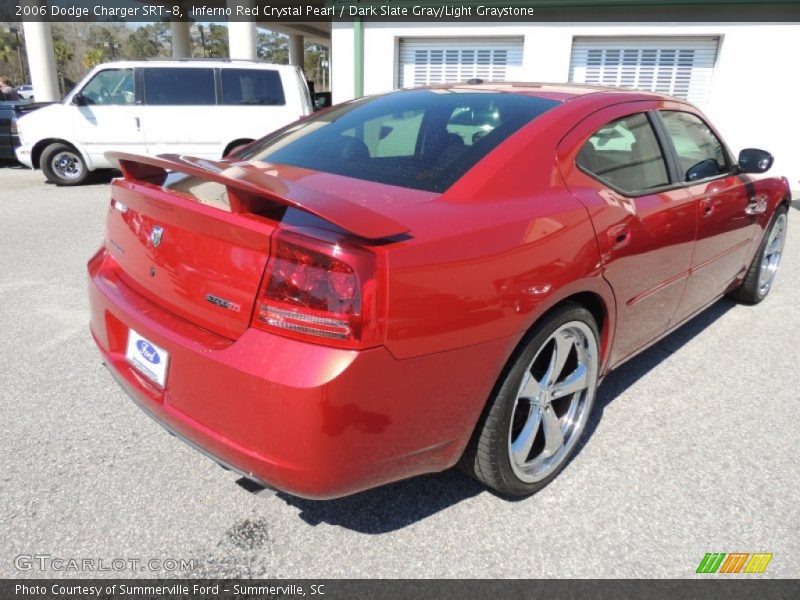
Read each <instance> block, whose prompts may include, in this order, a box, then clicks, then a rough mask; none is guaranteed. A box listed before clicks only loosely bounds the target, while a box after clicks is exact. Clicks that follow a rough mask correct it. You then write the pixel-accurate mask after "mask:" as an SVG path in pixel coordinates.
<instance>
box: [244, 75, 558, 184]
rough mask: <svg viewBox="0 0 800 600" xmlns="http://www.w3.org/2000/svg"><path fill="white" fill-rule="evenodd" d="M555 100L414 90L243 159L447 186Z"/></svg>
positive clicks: (324, 120)
mask: <svg viewBox="0 0 800 600" xmlns="http://www.w3.org/2000/svg"><path fill="white" fill-rule="evenodd" d="M558 104H560V102H559V101H557V100H550V99H545V98H538V97H535V96H526V95H523V94H514V93H500V92H488V93H487V92H461V91H458V92H448V91H442V90H436V91H431V90H411V91H404V92H396V93H392V94H386V95H382V96H376V97H372V98H364V99H361V100H357V101H355V102H350V103H348V104H344V105H342V106H340V107H336V108H333V109H331V110H329V111H326V112H324V113H321V114H319V115H317V116H312V117H310V118H308V119H305V120H303V121H302V122H300V123H297V124H294V125H291V126H290V127H287V128H285V129H282V130H280V131H278V132H276V133H274V134H272V135H270V136H267V137H266V138H264V139H262V140H260V141H259V142H256V143H255V144H253V145H252V146H251V147H250V148H249V149H248V151H247V153H246V154H244V155H242V158H245V159H250V160H261V161H266V162H272V163H280V164H286V165H292V166H296V167H302V168H307V169H313V170H316V171H324V172H328V173H335V174H337V175H344V176H347V177H354V178H356V179H365V180H368V181H376V182H379V183H386V184H390V185H397V186H402V187H408V188H414V189H419V190H427V191H432V192H443V191H444V190H446V189H447V188H449V187H450V186H451V185H452V184H453V183H455V182H456V181H457V180H458V179H459V178H460V177H461V176H462V175H464V173H466V172H467V171H468V170H469V169H471V168H472V166H473V165H475V164H476V163H477V162H478V161H479V160H480V159H482V158H483V157H484V156H486V155H487V154H488V153H489V152H490V151H491V150H493V149H494V148H496V147H497V146H498V145H499V144H501V143H502V142H503V141H504V140H505V139H507V138H508V137H509V136H510V135H512V134H513V133H514V132H516V131H517V130H519V129H520V128H521V127H522V126H523V125H525V124H527V123H529V122H530V121H531V120H533V119H535V118H536V117H538V116H539V115H541V114H542V113H544V112H545V111H547V110H549V109H551V108H553V107H554V106H556V105H558Z"/></svg>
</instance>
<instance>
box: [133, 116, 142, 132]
mask: <svg viewBox="0 0 800 600" xmlns="http://www.w3.org/2000/svg"><path fill="white" fill-rule="evenodd" d="M133 121H134V123H136V131H140V130H141V128H142V121H141V120H140V119H139V117H133Z"/></svg>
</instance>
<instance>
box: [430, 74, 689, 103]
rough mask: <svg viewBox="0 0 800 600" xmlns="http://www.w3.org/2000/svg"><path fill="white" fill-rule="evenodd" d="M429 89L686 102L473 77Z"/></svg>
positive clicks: (577, 85)
mask: <svg viewBox="0 0 800 600" xmlns="http://www.w3.org/2000/svg"><path fill="white" fill-rule="evenodd" d="M415 89H419V88H415ZM427 89H430V90H435V91H436V90H441V91H452V92H475V91H482V92H498V93H499V92H506V93H516V94H526V95H530V96H538V97H541V98H549V99H552V100H560V101H562V102H569V101H570V100H575V99H577V98H581V97H584V96H589V95H592V100H598V101H602V100H606V101H608V100H616V101H617V102H630V101H635V100H672V101H677V102H684V103H685V102H686V101H685V100H683V99H681V98H674V97H672V96H668V95H666V94H658V93H655V92H644V91H641V90H631V89H625V88H617V87H608V86H601V85H589V84H583V83H538V82H522V81H507V82H505V81H504V82H484V81H481V80H475V79H473V80H469V81H467V82H460V83H450V84H442V85H434V86H428V88H427Z"/></svg>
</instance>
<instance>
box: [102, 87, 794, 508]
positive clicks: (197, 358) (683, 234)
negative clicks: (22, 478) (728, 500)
mask: <svg viewBox="0 0 800 600" xmlns="http://www.w3.org/2000/svg"><path fill="white" fill-rule="evenodd" d="M570 89H573V88H569V87H559V88H552V89H550V90H548V89H544V90H542V89H540V88H519V93H542V94H545V95H549V96H550V97H557V98H559V99H563V100H565V102H564V103H563V104H562V105H560V106H558V107H557V108H554V109H552V110H551V111H549V112H547V113H545V114H544V115H543V116H541V117H540V118H538V119H536V120H535V121H533V122H532V123H531V124H529V125H528V126H526V127H524V128H523V129H521V130H520V131H519V132H517V133H516V134H514V135H513V136H512V137H510V138H509V139H508V140H507V141H506V142H505V143H503V144H501V145H500V146H499V147H498V148H497V149H495V150H494V151H493V152H491V153H490V154H489V155H488V156H486V157H485V158H484V159H483V160H482V161H481V162H479V163H478V164H477V165H476V166H475V167H474V168H473V169H472V170H471V171H470V172H468V173H467V174H466V175H465V176H464V177H462V178H461V179H460V180H459V181H458V182H456V183H455V184H454V185H453V186H452V187H451V188H450V189H449V190H447V191H446V192H445V193H444V194H441V195H438V194H433V193H429V192H420V191H415V190H407V189H402V188H397V187H393V186H387V185H382V184H377V183H371V182H366V181H360V180H354V179H348V178H345V177H341V176H336V175H330V174H326V173H318V172H311V171H307V170H304V169H298V168H294V167H287V166H281V165H268V164H263V163H262V164H257V165H252V164H243V163H228V162H226V161H198V160H195V159H186V158H178V157H167V158H165V159H142V160H141V164H137V162H136V161H137V160H139V159H137V158H136V157H132V156H127V155H126V156H121V155H120V156H119V158H122V159H123V160H124V161H126V164H125V165H124V166H125V167H126V168H125V173H126V179H123V180H115V181H114V183H113V184H112V193H113V198H114V199H115V200H116V201H120V202H122V203H123V204H124V205H125V206H126V207H127V212H121V211H119V210H117V209H116V208H114V207H113V206H112V207H110V208H109V215H108V228H107V237H106V242H105V244H104V247H103V248H102V249H101V250H100V251H99V252H98V253H97V255H96V256H95V257H93V258H92V260H91V261H90V263H89V277H90V281H89V293H90V300H91V307H92V319H91V329H92V333H93V335H94V338H95V341H96V342H97V344H98V346H99V348H100V350H101V352H102V354H103V356H104V358H105V360H106V362H107V363H108V365H109V366H110V367H111V368H112V370H114V371H115V373H116V375H117V376H118V378H119V379H120V380H121V382H122V384H123V386H124V387H125V388H126V389H127V390H128V391H129V392H130V393H131V394H132V395H133V396H134V397H135V398H136V400H137V401H138V402H139V403H140V404H141V405H142V406H143V407H144V408H145V409H146V410H148V411H149V412H151V413H152V414H153V415H154V416H156V418H158V419H159V420H161V421H162V422H164V423H165V424H167V425H168V426H169V427H171V428H172V429H174V430H176V431H178V432H179V433H181V434H182V435H183V436H185V437H186V438H187V439H189V440H190V441H192V442H194V443H195V444H197V445H199V446H201V447H202V448H204V449H205V450H207V451H208V452H209V453H211V454H213V455H215V456H217V457H219V458H220V459H222V460H223V461H224V462H227V463H230V464H232V465H234V466H235V467H237V468H238V469H240V470H242V471H244V472H245V473H247V474H248V475H250V476H252V477H253V478H256V479H259V480H261V481H263V482H266V483H268V484H270V485H272V486H275V487H278V488H280V489H283V490H286V491H288V492H290V493H293V494H297V495H301V496H307V497H315V498H330V497H336V496H340V495H344V494H349V493H353V492H356V491H358V490H362V489H366V488H368V487H372V486H375V485H379V484H382V483H386V482H389V481H394V480H397V479H401V478H405V477H410V476H413V475H416V474H420V473H425V472H431V471H438V470H443V469H446V468H448V467H450V466H452V465H453V464H455V462H456V461H457V460H458V458H459V456H460V454H461V452H462V451H463V449H464V447H465V445H466V443H467V441H468V440H469V437H470V435H471V434H472V431H473V429H474V427H475V424H476V422H477V420H478V417H479V415H480V412H481V410H482V409H483V407H484V405H485V403H486V401H487V399H488V398H489V395H490V392H491V389H492V387H493V386H494V384H495V382H496V381H497V379H498V377H499V375H500V373H501V371H502V370H503V367H504V366H505V364H506V362H507V361H508V359H509V357H510V356H511V354H512V352H513V350H514V348H515V347H516V345H517V344H518V343H519V341H520V340H521V339H522V337H523V335H524V334H525V332H526V331H528V330H529V329H530V327H531V326H532V325H533V324H534V323H535V322H536V320H537V319H539V318H540V317H541V316H542V315H543V314H544V313H546V312H547V310H549V309H550V308H552V307H554V306H555V305H557V304H558V303H559V302H562V301H564V300H565V299H567V298H571V297H574V296H575V295H576V294H584V295H585V294H590V295H591V296H592V297H594V298H595V300H596V301H597V302H598V303H599V305H600V306H602V311H603V323H602V335H603V339H602V361H603V364H602V369H601V372H603V373H605V372H606V371H607V370H608V369H609V368H610V367H611V366H614V365H615V364H618V363H619V362H621V361H622V360H624V359H625V358H626V357H629V356H631V355H632V354H633V353H635V352H637V351H639V350H641V349H642V348H643V347H645V346H646V345H647V344H649V343H651V342H652V341H654V340H655V339H657V338H659V337H660V336H662V335H664V333H665V332H667V331H668V330H670V329H671V328H673V327H674V326H676V325H677V324H678V323H680V322H681V321H682V320H684V319H685V318H686V317H688V316H690V315H691V314H693V313H695V312H696V311H697V310H699V309H700V308H701V307H703V306H704V305H705V304H707V303H708V301H710V300H712V299H713V298H714V297H716V296H719V295H720V294H722V293H723V292H724V291H725V290H726V289H727V288H729V287H730V286H731V285H732V284H733V283H734V282H735V281H736V280H737V278H740V277H742V276H743V267H744V266H745V265H747V264H749V262H750V260H752V256H753V255H754V253H755V251H756V248H757V246H758V243H759V242H760V239H761V236H762V234H763V231H764V228H765V227H766V225H767V223H768V221H769V218H770V217H771V214H772V212H773V211H774V209H775V207H776V205H777V204H778V203H779V202H780V201H781V200H782V199H783V198H785V197H786V195H787V193H788V190H787V189H786V184H785V182H784V181H782V180H780V179H776V178H762V179H758V180H757V179H755V178H753V177H750V176H747V175H737V176H730V177H725V178H721V179H717V180H714V181H711V182H710V183H709V182H707V183H704V184H698V185H692V186H679V187H676V188H675V189H670V190H667V191H662V192H660V193H654V194H650V195H645V196H641V197H638V198H627V197H625V196H623V195H621V194H619V193H617V192H615V191H613V190H611V189H609V188H607V187H605V186H604V185H603V184H601V183H600V182H598V181H597V180H595V179H593V178H592V177H590V176H588V175H586V174H585V173H583V172H582V171H580V170H579V169H577V168H576V167H575V155H576V154H577V152H578V151H579V150H580V147H581V146H582V145H583V144H584V143H585V142H586V140H587V139H588V138H589V137H590V136H591V135H592V133H594V131H596V130H597V129H598V128H599V127H600V126H602V125H604V124H605V123H607V122H609V121H611V120H614V119H616V118H619V117H621V116H624V115H626V114H631V113H634V112H641V111H649V110H656V109H659V108H670V109H679V110H687V111H690V112H695V113H696V112H697V111H696V109H694V108H692V107H690V106H688V105H683V104H680V103H677V102H675V101H673V100H666V99H663V98H661V97H659V96H657V95H654V94H643V93H636V92H621V91H620V92H617V91H608V92H598V93H586V92H585V90H581V89H578V90H577V91H575V93H574V94H573V93H570V91H569V90H570ZM698 114H699V113H698ZM164 168H173V169H179V170H182V171H184V172H187V173H190V174H193V175H198V176H201V177H203V178H207V179H209V180H212V181H215V182H217V183H219V184H221V185H223V186H227V187H228V189H229V193H230V195H231V211H230V212H225V211H221V210H219V209H217V208H214V207H211V206H205V205H201V204H199V203H197V202H195V201H194V200H193V199H192V198H191V197H190V196H187V195H185V194H177V193H175V192H174V191H171V190H167V189H164V188H162V187H161V186H160V183H161V180H162V179H163V174H164V171H163V169H164ZM746 187H749V188H750V191H749V192H748V191H747V190H746ZM753 190H755V191H757V192H758V193H764V194H766V195H767V196H768V198H769V207H768V210H767V213H766V214H764V215H760V216H756V217H744V216H743V215H744V212H743V210H744V205H746V203H747V198H748V197H749V193H752V192H753ZM704 202H712V203H714V205H715V209H714V211H712V213H711V215H710V216H704V214H703V204H702V203H704ZM743 203H744V204H743ZM287 207H288V208H287ZM292 211H294V212H292ZM297 211H300V212H297ZM306 213H308V214H307V215H306V217H303V215H304V214H306ZM298 215H299V217H298ZM290 217H291V218H290ZM156 225H158V226H161V227H164V229H165V234H164V237H163V239H162V241H161V243H160V244H159V245H158V246H157V247H156V246H154V245H153V244H152V243H151V241H150V239H149V236H150V232H151V231H152V228H153V227H154V226H156ZM278 229H292V230H294V231H297V232H300V233H302V234H303V235H311V236H316V237H319V238H321V239H326V240H330V239H341V240H346V241H347V243H351V244H357V245H359V247H361V248H364V249H365V250H367V251H369V252H371V253H374V255H375V263H376V264H377V265H378V266H377V269H378V271H379V273H378V275H377V276H376V278H375V282H376V283H375V284H374V285H375V286H377V287H378V289H376V290H373V291H372V292H370V293H374V294H376V296H375V298H377V300H376V308H375V315H373V316H374V318H375V319H376V321H375V326H376V328H377V329H376V330H375V331H378V332H379V334H378V335H379V339H377V341H376V342H375V343H371V344H370V345H369V346H370V347H365V348H362V349H352V348H350V347H341V345H340V346H339V347H337V344H336V343H335V342H330V341H326V340H319V339H317V340H315V339H314V338H313V337H308V336H306V337H303V336H299V337H298V336H296V335H295V336H291V335H280V334H279V333H275V332H269V331H262V330H258V329H255V328H253V327H252V326H251V323H252V317H253V311H254V307H255V304H256V301H257V300H256V297H257V294H258V291H259V290H260V289H261V287H262V283H263V282H262V278H263V274H264V272H265V268H266V266H267V264H268V261H269V253H270V239H271V238H272V237H273V234H274V233H275V231H276V230H278ZM620 235H623V236H624V238H625V239H624V240H623V241H622V242H620V241H619V239H620V238H619V236H620ZM382 236H389V238H388V239H384V240H380V241H376V239H375V238H377V237H382ZM153 270H154V271H153ZM153 273H155V274H153ZM208 293H211V294H214V295H215V296H219V297H222V298H225V299H226V300H229V301H231V302H232V303H233V304H235V305H237V306H239V307H240V311H238V312H237V311H234V310H229V309H226V308H223V307H220V306H215V305H213V304H211V303H209V302H207V301H206V300H205V295H206V294H208ZM584 297H585V296H584ZM371 318H372V317H371ZM129 328H133V329H135V330H136V331H137V332H138V333H140V334H141V335H143V336H145V337H146V338H147V339H149V340H151V341H152V342H154V343H155V344H157V345H158V346H160V347H162V348H164V349H166V350H167V351H168V352H169V353H170V364H169V372H168V376H167V384H166V389H164V390H161V389H159V388H157V387H156V386H154V385H153V384H152V383H151V382H149V381H148V380H146V379H145V378H144V377H142V376H141V375H139V374H138V373H137V372H136V371H135V370H133V369H132V368H131V367H130V366H129V365H128V364H127V362H126V361H125V358H124V352H125V344H126V339H127V332H128V330H129Z"/></svg>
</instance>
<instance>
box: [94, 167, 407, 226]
mask: <svg viewBox="0 0 800 600" xmlns="http://www.w3.org/2000/svg"><path fill="white" fill-rule="evenodd" d="M106 158H107V159H108V160H109V161H110V162H111V163H112V164H114V163H117V164H119V168H120V170H121V171H122V174H123V176H124V177H125V179H127V180H129V181H139V182H145V183H153V184H156V185H161V184H163V182H164V180H165V179H166V176H167V172H169V171H177V172H179V173H185V174H187V175H193V176H196V177H200V178H202V179H205V180H207V181H214V182H217V183H221V184H222V185H224V186H225V187H227V188H228V192H229V194H228V196H229V200H230V205H231V212H234V213H247V212H249V211H248V209H247V206H248V204H250V203H252V202H253V201H254V200H255V201H257V200H259V199H266V200H268V201H270V202H275V203H277V204H282V205H284V206H291V207H293V208H297V209H299V210H303V211H305V212H307V213H311V214H312V215H315V216H317V217H320V218H321V219H324V220H326V221H328V222H330V223H333V224H334V225H338V226H339V227H341V228H342V229H345V230H347V231H349V232H351V233H354V234H355V235H357V236H359V237H362V238H365V239H368V240H378V239H383V238H388V237H393V236H397V235H402V234H405V233H408V232H409V229H408V227H405V226H404V225H401V224H400V223H398V222H397V221H394V220H392V219H390V218H388V217H385V216H384V215H381V214H379V213H377V212H375V211H374V210H372V209H370V208H367V207H366V206H364V205H362V204H356V203H355V202H351V201H349V200H347V199H346V198H342V197H340V196H336V195H334V194H328V193H326V192H321V191H318V190H314V189H311V188H308V187H306V186H303V185H300V184H298V183H296V182H294V181H291V180H288V179H282V178H279V177H275V176H274V175H269V174H267V173H265V172H264V171H263V170H261V169H259V168H257V167H255V166H253V165H251V164H248V163H244V162H242V163H236V162H227V161H225V162H223V161H215V160H208V159H203V158H195V157H191V156H181V155H178V154H160V155H159V156H157V157H154V156H142V155H138V154H129V153H127V152H106Z"/></svg>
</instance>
